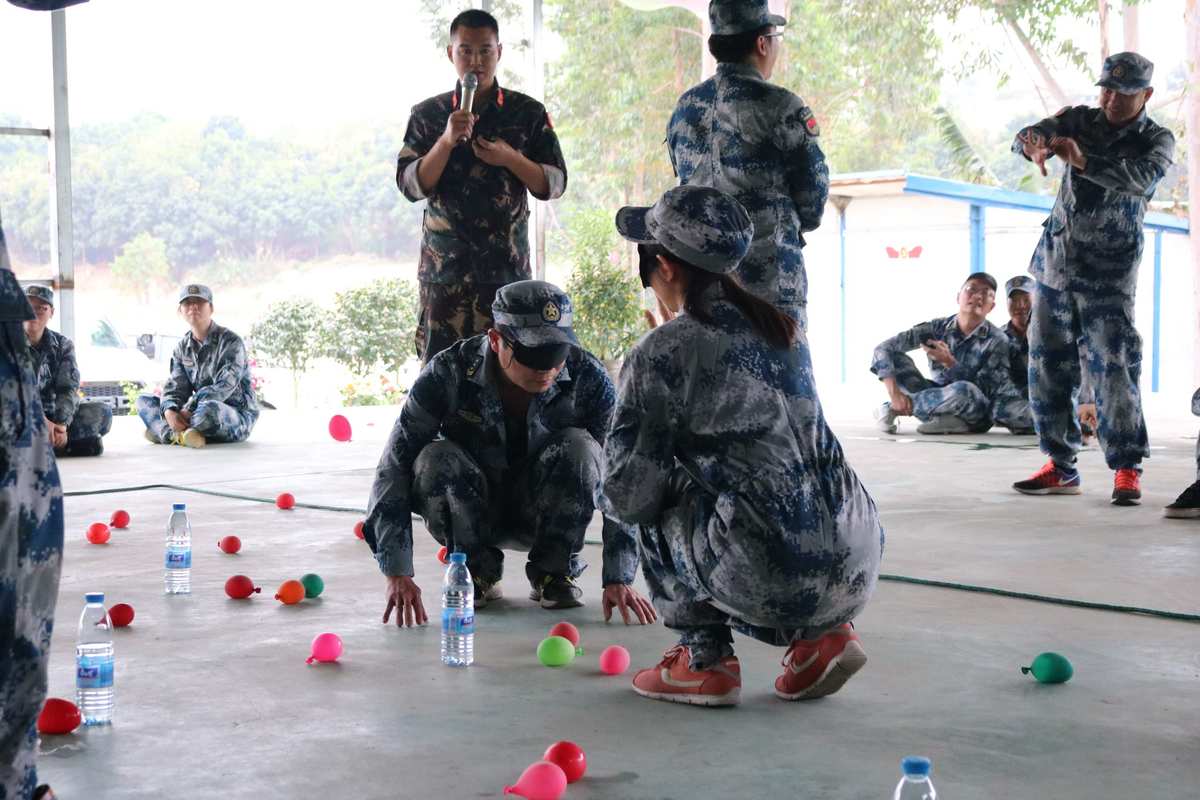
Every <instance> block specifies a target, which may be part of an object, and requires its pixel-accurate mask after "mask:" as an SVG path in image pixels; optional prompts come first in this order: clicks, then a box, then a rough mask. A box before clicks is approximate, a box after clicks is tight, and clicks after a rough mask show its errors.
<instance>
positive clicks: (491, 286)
mask: <svg viewBox="0 0 1200 800" xmlns="http://www.w3.org/2000/svg"><path fill="white" fill-rule="evenodd" d="M502 52H503V47H502V45H501V44H500V26H499V24H498V23H497V22H496V19H495V17H493V16H492V15H491V14H489V13H487V12H486V11H477V10H470V11H464V12H462V13H461V14H459V15H458V16H457V17H455V18H454V21H453V22H452V23H450V46H449V47H447V48H446V56H447V57H448V58H449V59H450V62H451V63H452V64H454V69H455V71H456V72H457V73H458V77H459V82H458V85H457V86H456V87H455V89H454V91H453V92H446V93H445V94H439V95H437V96H436V97H431V98H429V99H428V100H425V101H423V102H421V103H419V104H418V105H416V106H415V107H414V108H413V110H412V115H411V116H410V117H409V120H408V130H407V131H406V132H405V134H404V148H403V149H402V150H401V151H400V157H399V160H398V163H397V167H396V183H397V184H399V186H400V191H401V192H403V193H404V196H405V197H407V198H408V199H409V200H411V201H412V202H414V203H416V202H418V201H421V200H428V201H429V204H428V206H427V207H426V209H425V220H424V223H423V226H422V227H423V230H422V234H421V257H420V264H419V266H418V267H417V278H418V280H419V281H420V284H421V306H420V310H419V312H418V320H417V336H416V346H417V355H418V356H420V358H421V363H422V364H426V363H428V362H429V360H430V359H431V358H433V357H434V356H435V355H437V354H438V353H440V352H441V351H442V350H445V349H446V348H447V347H449V346H450V345H452V344H454V343H455V342H457V341H458V340H459V339H465V338H468V337H471V336H477V335H479V334H481V333H484V332H485V331H487V330H488V329H489V328H491V327H492V312H491V309H492V300H493V299H495V296H496V290H498V289H499V288H500V287H501V286H504V285H505V284H508V283H512V282H513V281H519V280H525V279H527V278H529V277H530V271H529V225H528V220H529V202H528V199H527V198H526V196H525V193H526V190H528V191H529V192H532V193H533V196H534V197H536V198H537V199H538V200H553V199H556V198H558V197H562V194H563V192H564V191H566V188H567V167H566V164H565V163H564V162H563V156H562V151H561V150H560V149H559V146H558V137H557V136H556V135H555V133H554V128H553V126H552V125H551V123H550V116H549V115H548V114H547V113H546V108H545V107H544V106H543V105H542V104H541V103H539V102H538V101H537V100H534V99H533V98H532V97H528V96H526V95H523V94H521V93H520V92H514V91H511V90H508V91H505V90H504V89H502V88H500V84H499V83H497V81H496V68H497V67H498V66H499V63H500V56H501V53H502ZM468 76H470V77H468ZM472 80H476V81H478V87H477V88H476V89H475V90H474V93H473V96H471V99H472V102H471V104H470V106H469V107H468V106H467V100H468V99H469V98H468V96H469V95H471V93H470V92H469V91H468V92H466V93H464V90H463V83H464V81H466V82H467V83H470V82H471V81H472Z"/></svg>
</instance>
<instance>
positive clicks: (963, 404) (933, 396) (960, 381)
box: [871, 316, 1033, 431]
mask: <svg viewBox="0 0 1200 800" xmlns="http://www.w3.org/2000/svg"><path fill="white" fill-rule="evenodd" d="M929 339H937V340H940V341H944V342H945V343H946V346H947V347H949V348H950V352H951V353H952V354H953V355H954V358H955V360H956V361H958V363H957V364H955V365H954V366H953V367H952V368H950V369H947V368H946V367H944V366H942V365H941V364H939V363H938V362H936V361H934V360H933V359H932V358H931V359H929V369H930V372H931V373H932V374H933V380H929V379H927V378H926V377H925V376H924V375H922V374H921V372H920V370H918V369H917V365H916V364H914V363H913V360H912V359H911V358H909V357H908V356H907V355H906V353H908V352H909V351H911V350H916V349H918V348H920V347H921V343H922V342H925V341H928V340H929ZM1009 357H1010V346H1009V341H1008V336H1007V335H1006V334H1005V333H1004V331H1002V330H1000V329H999V328H997V327H996V326H995V325H993V324H992V323H990V322H988V321H987V320H984V321H983V322H981V323H980V324H979V326H978V327H976V328H975V330H973V331H971V333H969V334H967V335H964V334H963V332H962V331H961V330H959V327H958V318H957V316H953V317H946V318H944V319H935V320H930V321H929V322H922V323H920V324H918V325H914V326H913V327H912V328H909V329H908V330H906V331H903V332H901V333H898V334H896V335H895V336H893V337H892V338H891V339H886V340H885V341H883V342H880V344H879V345H878V346H877V347H876V348H875V354H874V356H873V357H872V361H871V372H873V373H875V374H876V375H878V376H879V379H880V380H883V379H884V378H895V379H896V385H897V386H898V387H899V389H900V390H901V391H902V392H904V393H905V394H906V395H908V396H909V397H911V398H912V401H913V416H915V417H916V418H917V419H919V420H921V421H922V422H929V421H930V420H932V419H933V418H934V417H936V416H939V415H943V414H951V415H953V416H956V417H958V418H959V419H961V420H962V421H963V422H965V423H966V424H967V425H969V426H971V427H972V428H973V429H975V430H978V431H986V430H987V429H988V428H990V427H991V426H992V425H993V424H997V425H1003V426H1004V427H1006V428H1011V429H1013V430H1018V431H1023V430H1029V429H1031V428H1032V427H1033V420H1032V419H1031V417H1030V413H1029V402H1028V401H1027V400H1026V399H1025V397H1024V395H1022V394H1021V393H1020V391H1018V389H1017V387H1016V386H1014V385H1013V382H1012V378H1011V377H1010V374H1009V368H1010V358H1009Z"/></svg>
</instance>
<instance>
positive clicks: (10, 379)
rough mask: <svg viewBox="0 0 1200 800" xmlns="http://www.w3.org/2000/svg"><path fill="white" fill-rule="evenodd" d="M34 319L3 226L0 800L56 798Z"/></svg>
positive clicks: (54, 562)
mask: <svg viewBox="0 0 1200 800" xmlns="http://www.w3.org/2000/svg"><path fill="white" fill-rule="evenodd" d="M32 318H33V310H32V308H31V307H30V305H29V301H28V300H27V299H26V296H25V293H24V292H23V291H22V290H21V286H20V284H19V283H18V282H17V279H16V276H15V275H13V273H12V271H11V265H10V264H9V261H8V248H7V247H6V245H5V241H4V228H3V225H0V800H29V798H32V797H52V796H53V795H52V793H49V792H48V790H47V788H46V787H44V786H42V787H39V786H37V768H36V764H35V758H36V756H37V728H36V722H37V717H38V714H39V713H40V712H41V708H42V701H43V700H45V698H46V666H47V663H48V661H49V657H50V634H51V631H52V630H53V627H54V606H55V603H56V602H57V600H58V579H59V574H60V572H61V569H62V547H63V505H62V488H61V485H60V483H59V478H58V467H57V466H56V464H55V461H54V452H53V450H52V448H51V446H50V440H49V436H48V434H47V428H46V415H45V412H44V411H43V409H42V402H41V399H40V397H39V395H38V383H37V377H36V373H35V372H34V362H33V357H32V353H31V352H30V349H29V345H28V343H27V341H26V339H25V332H24V331H23V330H22V327H21V325H22V323H23V322H25V321H27V320H29V319H32Z"/></svg>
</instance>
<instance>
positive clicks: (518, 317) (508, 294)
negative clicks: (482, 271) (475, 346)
mask: <svg viewBox="0 0 1200 800" xmlns="http://www.w3.org/2000/svg"><path fill="white" fill-rule="evenodd" d="M573 317H574V309H573V307H572V305H571V298H570V297H568V296H567V293H566V292H564V291H563V290H562V289H560V288H558V287H557V286H555V285H554V284H552V283H547V282H546V281H516V282H514V283H510V284H508V285H506V286H502V287H501V288H500V291H498V292H496V299H495V300H493V301H492V319H493V320H495V323H496V326H497V327H498V328H502V329H504V330H506V331H509V332H511V334H512V336H513V337H514V338H516V340H517V342H518V343H519V344H521V345H523V346H525V347H545V346H546V345H575V346H576V347H578V346H579V340H578V339H576V338H575V331H574V330H573V329H572V327H571V324H572V318H573Z"/></svg>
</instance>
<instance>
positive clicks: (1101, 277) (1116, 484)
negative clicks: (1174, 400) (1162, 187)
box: [1012, 53, 1175, 505]
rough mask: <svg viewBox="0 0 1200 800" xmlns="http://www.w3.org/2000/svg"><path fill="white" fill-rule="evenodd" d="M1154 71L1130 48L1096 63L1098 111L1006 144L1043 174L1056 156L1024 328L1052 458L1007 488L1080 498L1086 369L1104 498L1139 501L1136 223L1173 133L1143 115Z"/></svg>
mask: <svg viewBox="0 0 1200 800" xmlns="http://www.w3.org/2000/svg"><path fill="white" fill-rule="evenodd" d="M1153 71H1154V67H1153V65H1152V64H1151V63H1150V62H1149V61H1148V60H1146V59H1145V58H1144V57H1142V56H1140V55H1138V54H1137V53H1117V54H1115V55H1112V56H1109V57H1108V59H1106V60H1105V62H1104V70H1103V72H1102V74H1101V77H1100V81H1099V83H1098V85H1099V86H1100V87H1101V90H1100V100H1099V108H1092V107H1089V106H1074V107H1068V108H1064V109H1062V110H1061V111H1059V112H1058V113H1057V114H1055V115H1054V116H1053V117H1047V118H1046V119H1043V120H1042V121H1040V122H1037V123H1035V124H1033V125H1030V126H1028V127H1025V128H1022V129H1021V130H1020V131H1019V132H1018V133H1017V135H1016V138H1015V139H1014V140H1013V145H1012V149H1013V152H1014V153H1019V154H1021V155H1023V156H1024V157H1025V158H1027V159H1029V160H1031V161H1033V162H1034V163H1035V164H1037V165H1038V167H1039V168H1040V169H1041V172H1042V174H1043V175H1045V174H1046V161H1047V159H1050V158H1052V157H1054V156H1057V157H1058V158H1060V159H1062V161H1063V165H1064V166H1063V170H1064V172H1063V177H1062V183H1061V185H1060V186H1059V190H1058V198H1057V200H1056V201H1055V204H1054V209H1053V210H1052V211H1051V212H1050V216H1049V218H1048V219H1047V220H1046V222H1045V230H1044V231H1043V233H1042V238H1041V240H1040V241H1039V242H1038V245H1037V248H1036V250H1035V251H1034V253H1033V258H1032V260H1031V262H1030V265H1029V271H1030V273H1032V275H1033V277H1034V278H1035V279H1036V281H1037V286H1036V289H1035V300H1034V303H1033V317H1032V320H1031V321H1030V325H1029V397H1030V405H1031V407H1032V409H1033V416H1034V421H1035V423H1036V426H1037V432H1038V438H1039V440H1040V444H1041V448H1042V452H1044V453H1046V454H1047V455H1048V456H1049V457H1050V460H1049V461H1048V462H1047V463H1046V465H1045V466H1044V467H1043V468H1042V469H1041V470H1039V471H1038V472H1037V473H1035V474H1034V475H1033V476H1032V477H1031V478H1029V479H1028V480H1024V481H1018V482H1016V483H1014V484H1013V488H1014V489H1016V490H1017V491H1019V492H1022V493H1024V494H1037V495H1041V494H1079V493H1080V492H1081V489H1080V479H1079V473H1078V471H1077V470H1076V468H1075V457H1076V454H1077V453H1078V451H1079V447H1080V439H1081V437H1080V433H1081V432H1080V426H1079V421H1078V419H1077V418H1076V415H1075V407H1074V403H1075V400H1076V397H1077V395H1078V393H1079V390H1080V385H1081V383H1083V379H1082V374H1081V369H1080V365H1079V360H1080V352H1081V349H1083V348H1086V350H1087V364H1086V365H1085V369H1086V371H1087V372H1088V373H1089V376H1090V379H1091V387H1092V391H1093V392H1094V394H1095V400H1096V413H1097V417H1098V423H1099V424H1098V429H1097V434H1098V436H1099V439H1100V444H1101V445H1102V447H1103V449H1104V457H1105V461H1107V462H1108V466H1109V468H1110V469H1112V470H1113V471H1114V477H1113V491H1112V502H1113V504H1114V505H1136V504H1138V503H1140V502H1141V496H1142V491H1141V471H1142V466H1141V463H1142V459H1143V458H1146V457H1148V456H1149V455H1150V442H1149V436H1148V435H1147V433H1146V422H1145V419H1144V418H1143V416H1142V398H1141V390H1140V389H1139V388H1138V380H1139V378H1140V377H1141V368H1142V339H1141V336H1139V335H1138V332H1137V328H1136V327H1135V326H1134V322H1133V319H1134V305H1135V303H1134V294H1135V292H1136V290H1137V268H1138V263H1139V262H1140V261H1141V257H1142V245H1143V242H1144V239H1145V237H1144V234H1143V232H1142V220H1143V218H1144V216H1145V214H1146V207H1147V206H1148V205H1149V203H1150V199H1151V198H1152V197H1153V196H1154V191H1155V189H1156V188H1157V187H1158V184H1159V182H1160V181H1161V180H1162V178H1163V176H1164V175H1165V174H1166V172H1167V169H1168V168H1169V167H1170V166H1171V162H1172V159H1173V157H1174V153H1175V137H1174V136H1173V135H1172V134H1171V132H1170V131H1169V130H1167V129H1166V128H1164V127H1163V126H1161V125H1159V124H1157V123H1155V122H1154V121H1153V120H1151V119H1150V117H1148V116H1147V115H1146V101H1147V100H1149V99H1150V97H1151V95H1152V94H1153V93H1154V89H1153V88H1151V86H1150V79H1151V76H1152V75H1153Z"/></svg>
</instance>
